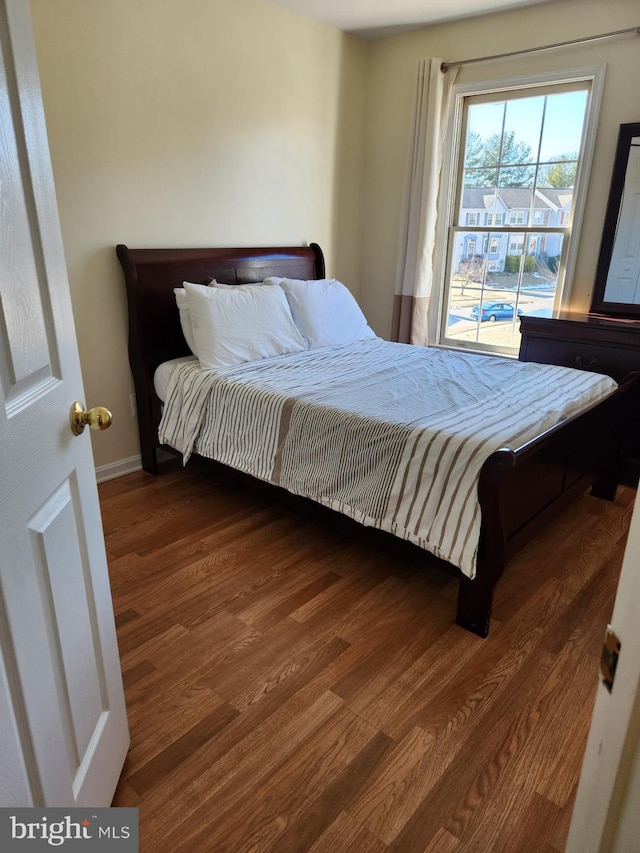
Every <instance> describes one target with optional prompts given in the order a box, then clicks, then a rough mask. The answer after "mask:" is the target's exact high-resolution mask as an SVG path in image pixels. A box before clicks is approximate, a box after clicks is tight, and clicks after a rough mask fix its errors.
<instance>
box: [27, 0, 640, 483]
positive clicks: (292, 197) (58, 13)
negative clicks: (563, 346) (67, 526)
mask: <svg viewBox="0 0 640 853" xmlns="http://www.w3.org/2000/svg"><path fill="white" fill-rule="evenodd" d="M31 6H32V13H33V19H34V30H35V36H36V48H37V52H38V60H39V63H40V73H41V80H42V89H43V96H44V104H45V113H46V117H47V126H48V130H49V140H50V147H51V154H52V161H53V170H54V176H55V180H56V187H57V193H58V202H59V207H60V216H61V223H62V232H63V239H64V244H65V251H66V256H67V263H68V269H69V278H70V284H71V291H72V299H73V305H74V313H75V317H76V324H77V329H78V339H79V345H80V354H81V360H82V365H83V373H84V377H85V386H86V396H87V403H88V404H89V405H96V404H103V405H107V406H109V407H111V408H112V409H113V410H114V413H115V415H116V419H115V422H114V425H113V427H112V428H111V430H109V432H107V433H104V434H101V435H100V436H99V437H98V438H97V440H95V442H94V452H95V458H96V464H97V465H98V466H103V465H107V464H109V463H116V462H118V461H119V460H122V459H127V458H129V457H132V456H135V455H136V454H137V453H138V439H137V428H136V422H135V419H134V418H132V417H131V413H130V408H129V395H130V393H131V392H132V390H133V386H132V381H131V377H130V373H129V366H128V361H127V340H126V306H125V297H124V287H123V284H122V278H121V273H120V269H119V267H118V265H117V261H116V257H115V252H114V246H115V244H116V243H118V242H124V243H127V244H128V245H130V246H181V245H182V246H186V245H192V246H197V245H218V246H224V245H234V244H239V245H251V244H256V245H261V244H262V245H266V244H274V243H276V244H278V243H279V244H286V243H292V244H301V243H304V242H308V241H316V242H319V243H320V244H321V245H322V246H323V248H324V250H325V253H326V256H327V262H328V271H329V273H330V274H331V275H336V276H338V277H339V278H341V279H342V280H343V281H345V282H346V283H347V284H349V286H350V287H351V288H352V289H353V290H354V292H355V293H356V294H357V295H358V296H359V299H360V302H361V304H362V307H363V308H364V310H365V313H366V314H367V316H368V317H369V319H370V322H371V324H372V325H373V327H374V328H375V329H376V331H377V332H378V333H379V334H381V335H383V336H385V337H386V336H388V334H389V331H390V324H391V305H392V295H393V286H394V278H395V270H396V264H397V234H398V221H399V211H400V202H401V193H402V184H403V177H404V169H405V157H406V150H407V134H408V127H409V118H410V110H411V99H412V88H413V77H414V71H415V62H416V60H417V59H418V58H419V57H423V56H442V57H445V58H449V59H463V58H465V57H470V56H478V55H482V54H492V53H500V52H504V51H507V50H517V49H520V48H528V47H531V46H533V45H535V44H546V43H550V42H555V41H560V40H566V39H573V38H579V37H582V36H586V35H589V34H594V33H600V32H607V31H610V30H613V29H619V28H624V27H630V26H636V25H638V24H639V23H640V20H639V19H638V16H639V14H640V9H639V7H638V2H637V0H607V2H606V3H605V2H602V0H554V2H550V3H545V4H543V5H541V6H537V7H530V8H525V9H519V10H513V11H510V12H505V13H501V14H499V15H491V16H484V17H480V18H475V19H472V20H466V21H457V22H453V23H449V24H444V25H441V26H436V27H430V28H426V29H422V30H418V31H415V32H410V33H405V34H403V35H398V36H393V37H389V38H385V39H381V40H379V41H373V42H362V41H359V40H357V39H355V38H351V37H348V36H345V35H343V34H341V33H340V32H338V31H337V30H335V29H333V28H331V27H325V26H322V25H320V24H316V23H313V22H312V21H308V20H306V19H304V18H302V17H299V16H296V15H293V14H292V13H290V12H288V11H286V10H284V9H282V8H280V7H279V6H276V5H272V4H270V3H268V2H263V0H233V2H231V0H31ZM639 57H640V39H638V38H637V37H626V38H621V39H615V40H611V41H604V42H600V43H597V42H596V43H592V44H590V45H587V46H581V47H575V48H571V49H568V50H563V51H552V52H546V53H541V54H537V55H534V56H530V57H525V58H519V59H510V60H502V61H496V62H492V63H483V64H478V65H473V66H468V67H465V68H464V69H463V70H462V71H461V73H460V76H459V77H458V80H459V82H467V81H472V80H480V79H495V78H501V77H509V76H519V75H524V74H529V73H537V72H539V71H542V70H546V69H549V70H555V69H562V68H575V67H579V66H584V65H593V64H599V63H606V65H607V71H606V77H605V85H604V93H603V102H602V107H601V111H600V119H599V128H598V135H597V139H596V150H595V157H594V163H593V169H592V174H591V181H590V185H589V192H588V197H587V206H586V212H585V218H584V224H583V232H582V238H581V241H580V250H579V256H578V263H577V266H576V272H575V280H574V284H573V292H572V306H573V307H575V308H576V309H585V308H587V307H588V304H589V296H590V291H591V287H592V282H593V274H594V270H595V265H596V260H597V253H598V248H599V243H600V233H601V229H602V221H603V217H604V208H605V204H606V198H607V192H608V187H609V180H610V174H611V166H612V162H613V154H614V148H615V142H616V136H617V131H618V125H619V124H620V123H622V122H630V121H640V87H638V85H637V80H638V76H639V71H640V59H639Z"/></svg>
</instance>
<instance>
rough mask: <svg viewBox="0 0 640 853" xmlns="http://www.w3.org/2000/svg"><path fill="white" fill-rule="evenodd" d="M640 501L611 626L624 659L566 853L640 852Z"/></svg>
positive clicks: (599, 708)
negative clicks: (639, 606)
mask: <svg viewBox="0 0 640 853" xmlns="http://www.w3.org/2000/svg"><path fill="white" fill-rule="evenodd" d="M639 601H640V500H638V499H637V498H636V504H635V506H634V508H633V516H632V518H631V526H630V528H629V537H628V539H627V544H626V548H625V552H624V559H623V561H622V569H621V572H620V582H619V584H618V591H617V593H616V601H615V604H614V607H613V614H612V616H611V625H612V627H613V630H614V631H615V633H616V635H617V636H618V639H619V640H620V657H619V661H618V666H617V668H616V672H615V679H614V682H613V688H612V690H611V693H609V692H608V690H607V689H606V687H604V685H602V684H600V685H599V687H598V693H597V695H596V702H595V707H594V710H593V717H592V720H591V730H590V732H589V739H588V741H587V748H586V751H585V756H584V761H583V765H582V772H581V775H580V783H579V785H578V793H577V795H576V802H575V806H574V810H573V815H572V820H571V828H570V831H569V838H568V840H567V847H566V851H567V853H604V851H609V853H635V851H638V850H640V620H639V619H638V602H639Z"/></svg>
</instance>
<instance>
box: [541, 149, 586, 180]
mask: <svg viewBox="0 0 640 853" xmlns="http://www.w3.org/2000/svg"><path fill="white" fill-rule="evenodd" d="M549 159H550V160H556V161H558V162H555V163H553V164H552V165H549V166H541V167H540V171H539V172H538V186H539V187H556V188H557V189H567V188H569V187H573V185H574V184H575V181H576V169H577V165H578V164H577V162H576V161H577V159H578V154H577V152H576V151H571V152H570V153H569V154H557V155H556V156H554V157H550V158H549Z"/></svg>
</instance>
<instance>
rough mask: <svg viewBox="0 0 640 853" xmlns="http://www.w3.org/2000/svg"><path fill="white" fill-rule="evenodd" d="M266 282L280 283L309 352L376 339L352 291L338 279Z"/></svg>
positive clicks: (291, 279) (290, 279)
mask: <svg viewBox="0 0 640 853" xmlns="http://www.w3.org/2000/svg"><path fill="white" fill-rule="evenodd" d="M265 282H268V283H270V284H271V283H273V284H275V283H279V285H280V287H281V288H282V289H283V290H284V292H285V293H286V295H287V300H288V301H289V305H290V307H291V313H292V314H293V319H294V322H295V324H296V326H297V327H298V329H300V332H301V333H302V336H303V338H304V339H305V340H306V342H307V344H308V345H309V349H317V348H319V347H331V346H341V345H343V344H350V343H353V342H354V341H362V340H365V339H366V338H375V336H376V334H375V332H374V331H373V329H372V328H371V327H370V326H369V325H367V318H366V317H365V316H364V314H363V313H362V311H361V310H360V306H359V305H358V303H357V302H356V300H355V299H354V297H353V295H352V294H351V292H350V290H349V289H348V288H347V287H345V286H344V284H342V282H340V281H336V279H334V278H332V279H326V278H321V279H317V280H311V281H302V280H300V279H293V278H280V279H279V278H271V279H265Z"/></svg>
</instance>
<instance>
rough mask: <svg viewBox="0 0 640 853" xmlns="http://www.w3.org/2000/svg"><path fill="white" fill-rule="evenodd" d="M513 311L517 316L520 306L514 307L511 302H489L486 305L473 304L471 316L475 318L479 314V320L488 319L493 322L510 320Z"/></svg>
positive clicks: (520, 309)
mask: <svg viewBox="0 0 640 853" xmlns="http://www.w3.org/2000/svg"><path fill="white" fill-rule="evenodd" d="M514 311H515V312H516V314H517V315H518V316H520V314H522V308H517V309H516V308H514V306H513V305H512V304H511V302H491V303H489V304H488V305H474V306H473V308H472V309H471V316H472V317H473V319H474V320H477V319H478V315H479V316H480V322H484V321H485V320H489V322H491V323H493V322H494V321H495V320H512V319H513V312H514Z"/></svg>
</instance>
